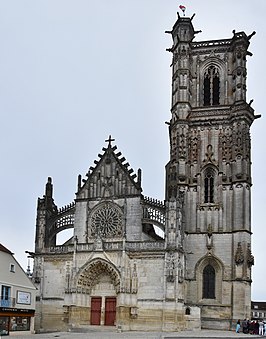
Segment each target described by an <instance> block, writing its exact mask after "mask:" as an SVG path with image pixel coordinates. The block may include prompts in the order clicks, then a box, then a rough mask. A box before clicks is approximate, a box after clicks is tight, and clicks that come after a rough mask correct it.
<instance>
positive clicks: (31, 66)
mask: <svg viewBox="0 0 266 339" xmlns="http://www.w3.org/2000/svg"><path fill="white" fill-rule="evenodd" d="M180 4H182V5H185V6H186V7H187V12H186V15H187V16H191V15H192V14H193V13H196V16H195V18H194V19H193V24H194V28H195V29H196V30H202V33H201V34H198V35H197V37H196V40H207V39H223V38H230V37H232V30H233V29H235V30H236V31H245V32H246V33H247V34H250V33H252V32H253V30H255V31H256V32H257V34H256V35H255V36H254V37H253V38H252V40H251V46H250V48H249V50H250V51H251V52H252V53H253V54H254V55H253V56H252V57H250V58H248V93H247V101H249V100H250V99H254V102H253V107H254V108H255V110H256V113H257V114H260V113H261V114H262V115H263V114H264V110H263V100H264V99H265V94H266V93H265V79H266V67H265V66H264V64H263V63H264V59H265V56H266V44H265V37H266V25H265V13H266V1H264V0H253V1H250V0H233V1H232V0H215V1H213V0H201V1H199V0H190V1H183V2H178V1H176V0H112V1H110V0H94V1H93V0H38V1H36V0H31V1H27V0H1V1H0V115H1V124H0V128H1V133H0V141H1V160H2V161H1V167H0V171H1V175H0V209H1V210H0V229H1V238H0V242H1V243H2V244H3V245H4V246H6V247H8V248H9V249H10V250H11V251H13V252H14V253H15V258H16V259H17V260H18V261H19V263H20V264H21V265H22V267H23V268H26V266H27V257H26V255H25V253H24V252H25V250H28V251H33V250H34V237H35V218H36V201H37V198H38V197H42V196H43V194H44V186H45V183H46V181H47V177H48V176H51V177H52V178H53V184H54V198H55V203H56V204H57V205H58V207H61V206H64V205H66V204H68V203H70V202H72V201H73V200H74V198H75V192H76V187H77V176H78V174H82V175H83V176H84V175H85V173H86V172H87V170H88V168H89V167H90V166H91V165H93V162H94V160H95V159H97V158H98V153H101V150H102V147H103V146H104V145H105V142H104V141H105V139H106V138H107V137H108V135H109V134H111V135H112V136H113V137H114V138H115V144H116V145H117V146H118V150H120V151H121V152H122V153H123V155H124V156H125V157H126V159H127V160H128V162H129V163H130V165H131V167H132V168H133V169H134V170H135V172H137V169H138V168H141V169H142V171H143V175H142V186H143V189H144V195H147V196H150V197H153V198H157V199H161V200H163V199H164V175H165V173H164V166H165V164H166V163H167V161H168V159H169V142H168V130H167V126H166V125H165V123H164V122H165V121H167V120H169V119H170V96H171V69H170V64H171V54H170V53H168V52H166V51H165V49H166V48H169V47H171V45H172V41H171V36H170V35H167V34H165V33H164V32H165V30H171V28H172V26H173V24H174V23H175V20H176V12H177V10H178V7H179V5H180ZM264 106H265V105H264ZM265 127H266V123H265V117H264V116H262V118H261V119H260V120H256V121H255V122H254V125H253V126H252V129H251V132H252V161H253V184H254V185H253V188H252V199H253V200H252V231H253V233H254V235H253V245H252V248H253V254H254V256H255V266H254V268H253V285H252V299H253V300H264V301H265V300H266V288H265V283H264V280H265V261H266V260H265V259H266V246H265V244H266V232H265V219H266V218H265V213H264V210H265V200H264V199H265V195H264V192H265V188H266V181H265V176H264V172H265V161H266V160H265V159H266V154H265V153H266V147H265V141H264V138H263V137H264V134H265V130H266V129H265Z"/></svg>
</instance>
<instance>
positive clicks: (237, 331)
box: [236, 319, 240, 333]
mask: <svg viewBox="0 0 266 339" xmlns="http://www.w3.org/2000/svg"><path fill="white" fill-rule="evenodd" d="M239 332H240V319H238V320H237V323H236V333H239Z"/></svg>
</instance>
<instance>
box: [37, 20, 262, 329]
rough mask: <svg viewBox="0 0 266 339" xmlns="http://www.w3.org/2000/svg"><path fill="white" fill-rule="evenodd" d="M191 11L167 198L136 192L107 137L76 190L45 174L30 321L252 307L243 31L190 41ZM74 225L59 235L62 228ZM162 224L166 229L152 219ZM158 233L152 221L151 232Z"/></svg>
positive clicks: (178, 77) (128, 321)
mask: <svg viewBox="0 0 266 339" xmlns="http://www.w3.org/2000/svg"><path fill="white" fill-rule="evenodd" d="M192 19H193V17H192V18H188V17H180V16H179V15H178V18H177V21H176V23H175V24H174V26H173V28H172V30H171V31H169V32H166V33H169V34H171V35H172V38H173V45H172V47H171V48H169V49H168V51H169V52H171V53H172V57H173V59H172V65H171V66H172V107H171V119H170V121H169V122H167V124H168V125H169V138H170V159H169V162H168V164H167V165H166V187H165V200H164V201H158V200H155V199H152V198H148V197H145V196H144V195H143V191H142V186H141V170H140V169H139V170H138V171H137V173H136V174H135V173H134V171H133V169H130V166H129V163H128V162H127V161H126V159H125V158H124V157H123V155H122V154H121V152H119V150H118V149H117V146H116V145H114V140H113V139H112V138H111V136H110V137H109V139H108V140H106V145H105V147H104V148H103V149H102V151H103V152H102V153H101V154H99V156H98V159H97V160H95V162H94V165H93V166H92V167H90V170H89V171H88V173H87V174H86V176H85V178H82V177H81V176H79V177H78V189H77V193H76V198H75V200H74V202H72V203H70V204H69V205H67V206H65V207H63V208H58V207H57V205H56V204H55V202H54V199H53V185H52V179H51V178H48V181H47V184H46V188H45V194H44V196H43V197H42V198H39V199H38V206H37V219H36V239H35V252H34V253H33V254H32V255H33V256H34V272H33V279H34V282H35V284H36V286H37V287H38V293H39V295H38V297H37V306H36V317H35V318H36V330H37V331H47V330H67V329H69V328H71V327H82V326H90V325H95V326H104V325H113V326H116V327H117V328H118V329H121V330H160V331H161V330H162V331H178V330H184V329H199V328H209V329H211V328H219V329H230V328H232V326H233V324H234V323H235V322H236V320H237V319H239V318H240V319H244V318H249V317H250V311H251V282H252V280H251V267H252V265H253V264H254V258H253V255H252V253H251V234H252V233H251V216H250V214H251V196H250V190H251V184H252V182H251V159H250V148H251V146H250V126H251V124H252V122H253V120H255V119H256V118H257V117H258V116H257V115H255V114H254V110H253V109H252V107H251V103H247V102H246V72H247V70H246V58H247V57H248V56H249V55H251V53H250V52H249V51H248V47H249V43H250V38H251V36H252V35H253V34H254V33H252V34H251V35H250V36H247V35H246V34H245V33H244V32H234V31H233V36H232V37H231V38H228V39H223V40H211V41H199V42H196V41H194V38H195V35H196V34H197V33H199V32H198V31H195V30H194V28H193V24H192ZM68 228H73V229H74V235H73V237H72V238H71V239H69V241H67V242H66V243H65V244H63V245H61V246H57V245H56V236H57V234H58V233H59V232H61V231H63V230H65V229H68ZM156 228H159V229H161V231H162V233H161V234H164V236H160V235H158V234H157V233H158V232H157V233H156V232H155V230H156ZM159 234H160V233H159Z"/></svg>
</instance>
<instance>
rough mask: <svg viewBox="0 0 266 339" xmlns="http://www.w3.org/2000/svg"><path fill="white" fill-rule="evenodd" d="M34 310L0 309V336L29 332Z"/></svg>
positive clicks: (32, 322)
mask: <svg viewBox="0 0 266 339" xmlns="http://www.w3.org/2000/svg"><path fill="white" fill-rule="evenodd" d="M34 313H35V310H31V309H18V308H9V307H0V335H1V336H4V335H9V334H10V332H23V333H25V332H30V331H31V328H32V327H33V324H34Z"/></svg>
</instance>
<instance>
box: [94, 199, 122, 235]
mask: <svg viewBox="0 0 266 339" xmlns="http://www.w3.org/2000/svg"><path fill="white" fill-rule="evenodd" d="M89 227H90V228H91V236H92V237H95V236H96V237H97V236H98V237H101V238H108V237H117V236H118V237H119V236H121V235H122V212H121V210H120V209H119V208H118V206H116V205H115V204H113V203H110V202H107V203H104V204H101V205H100V206H99V207H98V208H96V209H95V210H93V211H92V213H91V215H90V218H89Z"/></svg>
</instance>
